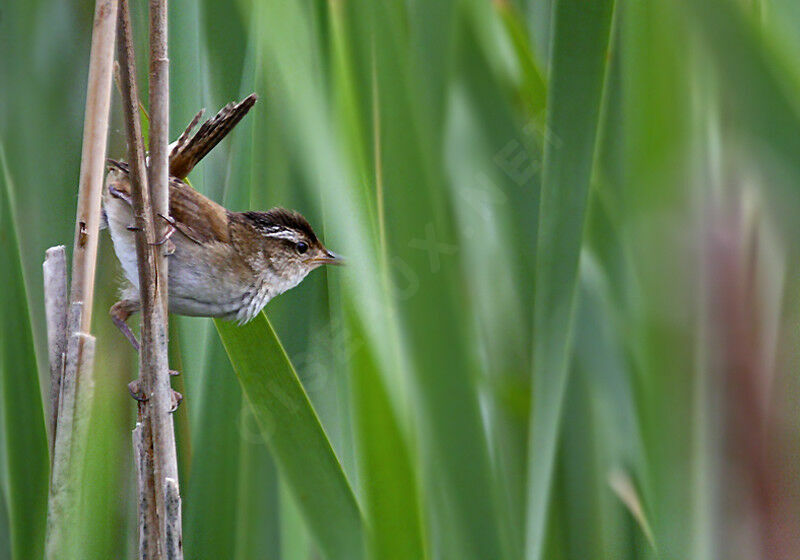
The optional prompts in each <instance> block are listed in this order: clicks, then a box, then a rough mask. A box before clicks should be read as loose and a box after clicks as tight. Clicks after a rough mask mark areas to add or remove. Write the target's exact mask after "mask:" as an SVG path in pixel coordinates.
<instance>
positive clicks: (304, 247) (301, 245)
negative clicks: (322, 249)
mask: <svg viewBox="0 0 800 560" xmlns="http://www.w3.org/2000/svg"><path fill="white" fill-rule="evenodd" d="M306 251H308V243H306V242H305V241H301V242H300V243H298V244H297V252H298V253H300V254H301V255H302V254H303V253H305V252H306Z"/></svg>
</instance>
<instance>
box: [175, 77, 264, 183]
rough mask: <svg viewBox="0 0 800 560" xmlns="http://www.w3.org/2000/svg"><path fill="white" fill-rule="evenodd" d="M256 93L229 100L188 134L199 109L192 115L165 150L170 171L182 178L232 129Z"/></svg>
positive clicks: (196, 120)
mask: <svg viewBox="0 0 800 560" xmlns="http://www.w3.org/2000/svg"><path fill="white" fill-rule="evenodd" d="M257 99H258V96H256V94H255V93H251V94H250V95H248V96H247V97H245V98H244V99H243V100H242V101H240V102H239V103H229V104H228V105H226V106H225V107H223V108H222V109H220V111H219V113H217V114H216V115H215V116H214V117H212V118H210V119H208V120H207V121H206V122H204V123H203V124H202V125H200V128H198V129H197V132H195V134H194V136H192V137H191V138H190V137H189V134H190V133H191V131H192V129H193V128H194V127H195V125H196V124H197V122H198V121H199V120H200V117H201V116H202V114H203V112H202V111H201V112H199V113H198V114H197V115H195V117H194V119H192V122H191V123H189V126H188V127H187V128H186V130H185V131H184V132H183V134H181V135H180V137H179V138H178V140H177V141H175V143H174V144H173V145H172V147H171V150H170V153H169V173H170V175H172V176H174V177H177V178H179V179H183V178H184V177H186V176H187V175H188V174H189V172H190V171H191V170H192V169H193V168H194V166H195V165H197V163H198V162H199V161H200V160H201V159H203V158H204V157H205V156H206V154H208V152H210V151H211V149H212V148H213V147H214V146H216V145H217V144H219V142H220V141H221V140H222V139H223V138H225V136H227V135H228V133H229V132H230V131H231V130H233V127H235V126H236V125H237V124H238V123H239V121H240V120H242V118H243V117H244V116H245V115H246V114H247V112H248V111H249V110H250V109H251V108H252V107H253V105H254V104H255V102H256V100H257Z"/></svg>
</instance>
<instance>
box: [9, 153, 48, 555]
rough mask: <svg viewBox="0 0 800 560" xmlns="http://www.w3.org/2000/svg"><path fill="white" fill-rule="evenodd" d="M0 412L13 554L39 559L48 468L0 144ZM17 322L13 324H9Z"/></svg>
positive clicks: (11, 201)
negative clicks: (3, 431) (0, 316)
mask: <svg viewBox="0 0 800 560" xmlns="http://www.w3.org/2000/svg"><path fill="white" fill-rule="evenodd" d="M0 183H2V184H0V263H2V266H0V286H2V290H0V308H2V309H3V313H4V314H5V319H4V320H3V321H0V403H2V404H0V409H1V410H2V414H3V423H2V425H3V428H4V430H5V433H4V436H3V442H4V443H5V449H4V452H3V455H2V457H3V458H4V460H5V464H4V465H3V472H4V473H5V477H4V478H5V481H4V482H5V487H4V494H5V496H6V504H7V506H8V517H9V523H10V533H11V554H12V558H15V559H20V560H22V559H26V558H41V557H42V555H43V551H44V531H45V517H46V511H47V487H48V482H47V473H48V466H49V459H48V452H47V435H46V433H45V427H44V411H43V409H42V396H41V393H40V390H39V370H38V369H37V365H36V354H35V350H34V347H33V337H32V335H31V323H30V317H29V315H28V296H27V290H26V288H25V278H24V276H23V272H22V262H21V260H20V254H19V244H18V241H17V227H16V224H15V220H14V202H13V195H14V186H13V182H12V180H11V177H10V175H9V173H8V168H7V166H6V156H5V151H4V149H3V144H2V141H0ZM10 318H13V321H12V320H9V319H10Z"/></svg>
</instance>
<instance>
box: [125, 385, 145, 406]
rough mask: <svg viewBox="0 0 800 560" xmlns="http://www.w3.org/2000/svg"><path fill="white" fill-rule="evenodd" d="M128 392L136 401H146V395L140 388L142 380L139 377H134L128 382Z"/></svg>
mask: <svg viewBox="0 0 800 560" xmlns="http://www.w3.org/2000/svg"><path fill="white" fill-rule="evenodd" d="M128 392H129V393H130V394H131V396H132V397H133V398H134V399H136V400H137V401H138V402H146V401H147V396H146V395H145V394H144V390H143V389H142V380H141V379H134V380H133V381H131V382H130V383H128Z"/></svg>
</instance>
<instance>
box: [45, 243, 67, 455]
mask: <svg viewBox="0 0 800 560" xmlns="http://www.w3.org/2000/svg"><path fill="white" fill-rule="evenodd" d="M42 276H43V278H44V310H45V315H46V317H47V349H48V361H49V362H50V409H49V410H48V418H47V430H48V435H49V436H50V468H51V470H52V468H53V456H54V450H53V447H54V445H55V442H56V422H57V420H58V399H59V393H60V391H61V378H62V377H63V376H64V365H65V364H64V362H65V360H66V358H65V356H66V353H67V301H68V300H67V256H66V251H65V250H64V246H63V245H59V246H58V247H51V248H50V249H48V250H47V253H46V255H45V259H44V264H43V265H42Z"/></svg>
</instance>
